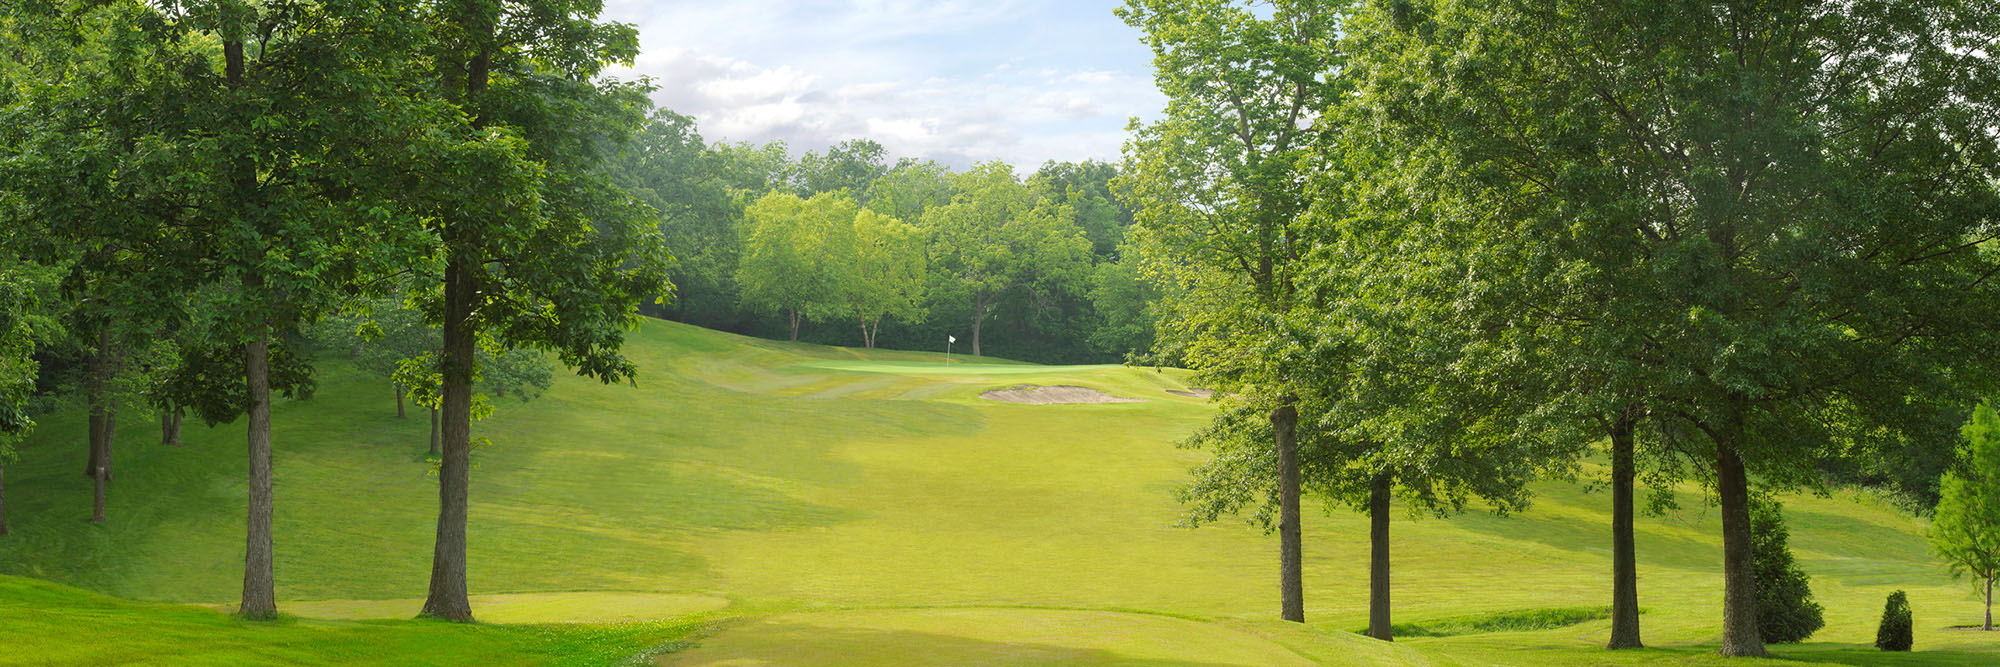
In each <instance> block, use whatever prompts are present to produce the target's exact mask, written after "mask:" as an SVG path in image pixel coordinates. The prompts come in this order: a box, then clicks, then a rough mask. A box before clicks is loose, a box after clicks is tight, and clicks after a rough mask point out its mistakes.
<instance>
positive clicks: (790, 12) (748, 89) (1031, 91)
mask: <svg viewBox="0 0 2000 667" xmlns="http://www.w3.org/2000/svg"><path fill="white" fill-rule="evenodd" d="M1109 12H1110V3H1108V2H1107V3H1105V4H1104V6H1102V7H1095V6H1091V7H1082V8H1079V6H1078V5H1074V4H1071V3H1066V2H1061V1H1060V0H1014V1H983V2H973V1H962V0H945V1H942V2H936V1H929V2H927V1H919V0H848V1H845V2H834V1H815V2H796V3H787V2H779V1H778V0H745V1H744V2H737V3H713V4H710V3H702V4H699V5H697V4H695V3H679V2H647V1H643V0H611V1H610V2H608V3H607V7H606V18H608V19H611V20H619V21H627V22H631V23H634V24H636V25H637V26H638V27H639V30H640V35H641V45H642V55H641V56H640V57H639V58H638V59H637V62H636V63H635V65H634V66H633V67H632V68H630V70H629V71H621V72H617V73H615V74H616V75H618V76H621V77H624V76H631V75H634V74H638V75H645V76H649V77H652V78H653V79H654V83H655V84H656V85H657V86H658V87H659V90H658V92H657V93H656V94H655V100H656V101H657V102H658V103H659V104H660V105H661V106H663V107H666V108H669V109H673V110H675V111H678V112H681V113H685V114H689V115H691V116H694V117H695V118H696V119H697V120H698V121H699V122H700V126H701V131H702V135H703V136H704V137H705V138H707V139H709V140H711V141H716V140H727V141H750V142H755V143H762V142H766V141H773V140H782V141H785V142H786V143H787V144H789V145H790V146H791V148H792V150H793V152H794V153H795V154H796V153H801V152H804V151H806V150H822V149H824V147H826V146H828V145H831V144H833V143H836V142H839V141H843V140H846V139H852V138H857V137H868V138H871V139H874V140H876V141H879V142H881V143H882V144H883V146H884V147H885V148H887V149H888V150H889V152H890V155H891V157H892V159H893V158H896V157H919V158H930V159H938V160H940V161H945V162H948V163H951V164H954V165H956V166H961V167H963V166H966V165H967V164H969V163H970V162H972V161H976V160H988V159H1001V160H1005V161H1007V162H1010V163H1012V164H1014V165H1016V166H1018V167H1021V168H1023V169H1032V168H1033V167H1035V166H1037V165H1039V164H1041V163H1042V162H1043V161H1045V160H1051V159H1054V160H1081V159H1087V158H1095V159H1105V160H1115V159H1116V158H1117V157H1118V151H1119V147H1120V145H1121V144H1122V143H1123V141H1124V128H1125V124H1126V120H1127V119H1128V118H1129V117H1131V116H1134V115H1138V116H1149V115H1151V114H1153V113H1155V112H1156V111H1157V110H1158V109H1159V108H1160V106H1161V105H1162V100H1161V98H1160V96H1159V94H1158V92H1157V91H1154V90H1153V88H1152V85H1151V79H1150V76H1151V74H1150V71H1149V70H1148V69H1147V64H1148V63H1147V59H1146V56H1147V54H1146V53H1145V51H1144V47H1143V46H1140V45H1138V44H1137V43H1136V35H1135V34H1134V33H1132V31H1131V30H1130V29H1129V28H1125V27H1124V26H1122V25H1117V24H1116V20H1115V19H1112V18H1110V13H1109ZM1049 26H1059V27H1060V29H1057V28H1050V27H1049ZM1052 30H1054V32H1051V31H1052ZM1064 30H1067V31H1068V32H1063V31H1064Z"/></svg>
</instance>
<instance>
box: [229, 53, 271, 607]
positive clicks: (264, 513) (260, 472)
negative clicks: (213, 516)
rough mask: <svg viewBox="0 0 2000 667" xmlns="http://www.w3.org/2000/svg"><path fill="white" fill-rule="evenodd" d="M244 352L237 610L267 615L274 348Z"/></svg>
mask: <svg viewBox="0 0 2000 667" xmlns="http://www.w3.org/2000/svg"><path fill="white" fill-rule="evenodd" d="M231 44H233V45H234V46H235V47H236V48H237V49H241V48H243V47H242V45H241V44H240V43H235V42H232V43H231ZM239 57H240V56H239ZM244 356H245V358H244V364H243V370H244V376H245V377H244V380H245V382H246V383H247V384H248V385H249V389H250V419H249V423H250V428H249V442H250V506H249V517H248V520H247V521H246V522H245V523H246V524H247V530H246V535H245V539H244V543H243V600H242V603H241V604H239V605H238V606H237V607H236V614H237V615H238V616H242V617H245V618H258V619H262V618H270V617H272V616H276V615H277V614H278V601H277V600H278V597H277V587H276V578H275V576H274V574H273V572H272V568H271V551H272V548H271V510H272V498H271V369H270V363H271V352H270V346H269V343H267V342H266V341H265V338H264V336H263V334H259V335H258V336H257V339H256V340H253V341H251V342H250V343H249V344H248V345H246V346H245V351H244Z"/></svg>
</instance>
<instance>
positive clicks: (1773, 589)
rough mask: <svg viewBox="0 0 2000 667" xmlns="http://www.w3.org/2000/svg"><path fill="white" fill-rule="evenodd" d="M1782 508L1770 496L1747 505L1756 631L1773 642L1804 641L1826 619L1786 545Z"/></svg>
mask: <svg viewBox="0 0 2000 667" xmlns="http://www.w3.org/2000/svg"><path fill="white" fill-rule="evenodd" d="M1783 509H1784V507H1783V506H1782V505H1779V504H1778V501H1776V500H1772V499H1769V498H1757V499H1755V500H1753V501H1751V504H1750V536H1751V539H1752V541H1753V544H1752V545H1751V549H1750V553H1751V557H1752V560H1753V561H1754V562H1755V563H1756V567H1757V632H1758V634H1759V635H1761V636H1762V637H1763V638H1764V641H1767V642H1770V643H1773V644H1794V643H1798V642H1802V641H1805V640H1806V638H1807V637H1811V636H1812V634H1813V633H1814V632H1818V631H1819V629H1820V628H1822V627H1826V619H1825V618H1824V617H1823V616H1821V614H1820V611H1821V610H1820V606H1819V603H1818V602H1814V601H1813V599H1812V585H1811V584H1812V581H1811V578H1810V577H1807V576H1806V573H1805V572H1804V571H1802V570H1800V569H1799V566H1798V564H1797V563H1796V562H1794V561H1793V559H1792V549H1791V547H1790V546H1788V545H1787V544H1786V542H1787V538H1788V536H1789V533H1788V532H1787V531H1786V530H1785V518H1784V515H1783Z"/></svg>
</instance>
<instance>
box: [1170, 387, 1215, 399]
mask: <svg viewBox="0 0 2000 667" xmlns="http://www.w3.org/2000/svg"><path fill="white" fill-rule="evenodd" d="M1167 393H1169V394H1173V395H1175V396H1180V397H1183V398H1208V397H1210V396H1214V395H1215V390H1213V389H1189V390H1187V391H1181V390H1179V389H1168V390H1167Z"/></svg>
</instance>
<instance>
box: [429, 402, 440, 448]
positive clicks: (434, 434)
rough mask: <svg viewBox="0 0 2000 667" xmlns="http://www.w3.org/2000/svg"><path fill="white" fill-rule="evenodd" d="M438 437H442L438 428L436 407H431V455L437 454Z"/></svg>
mask: <svg viewBox="0 0 2000 667" xmlns="http://www.w3.org/2000/svg"><path fill="white" fill-rule="evenodd" d="M440 439H442V431H441V430H440V429H439V428H438V409H437V408H431V456H437V455H438V440H440Z"/></svg>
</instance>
